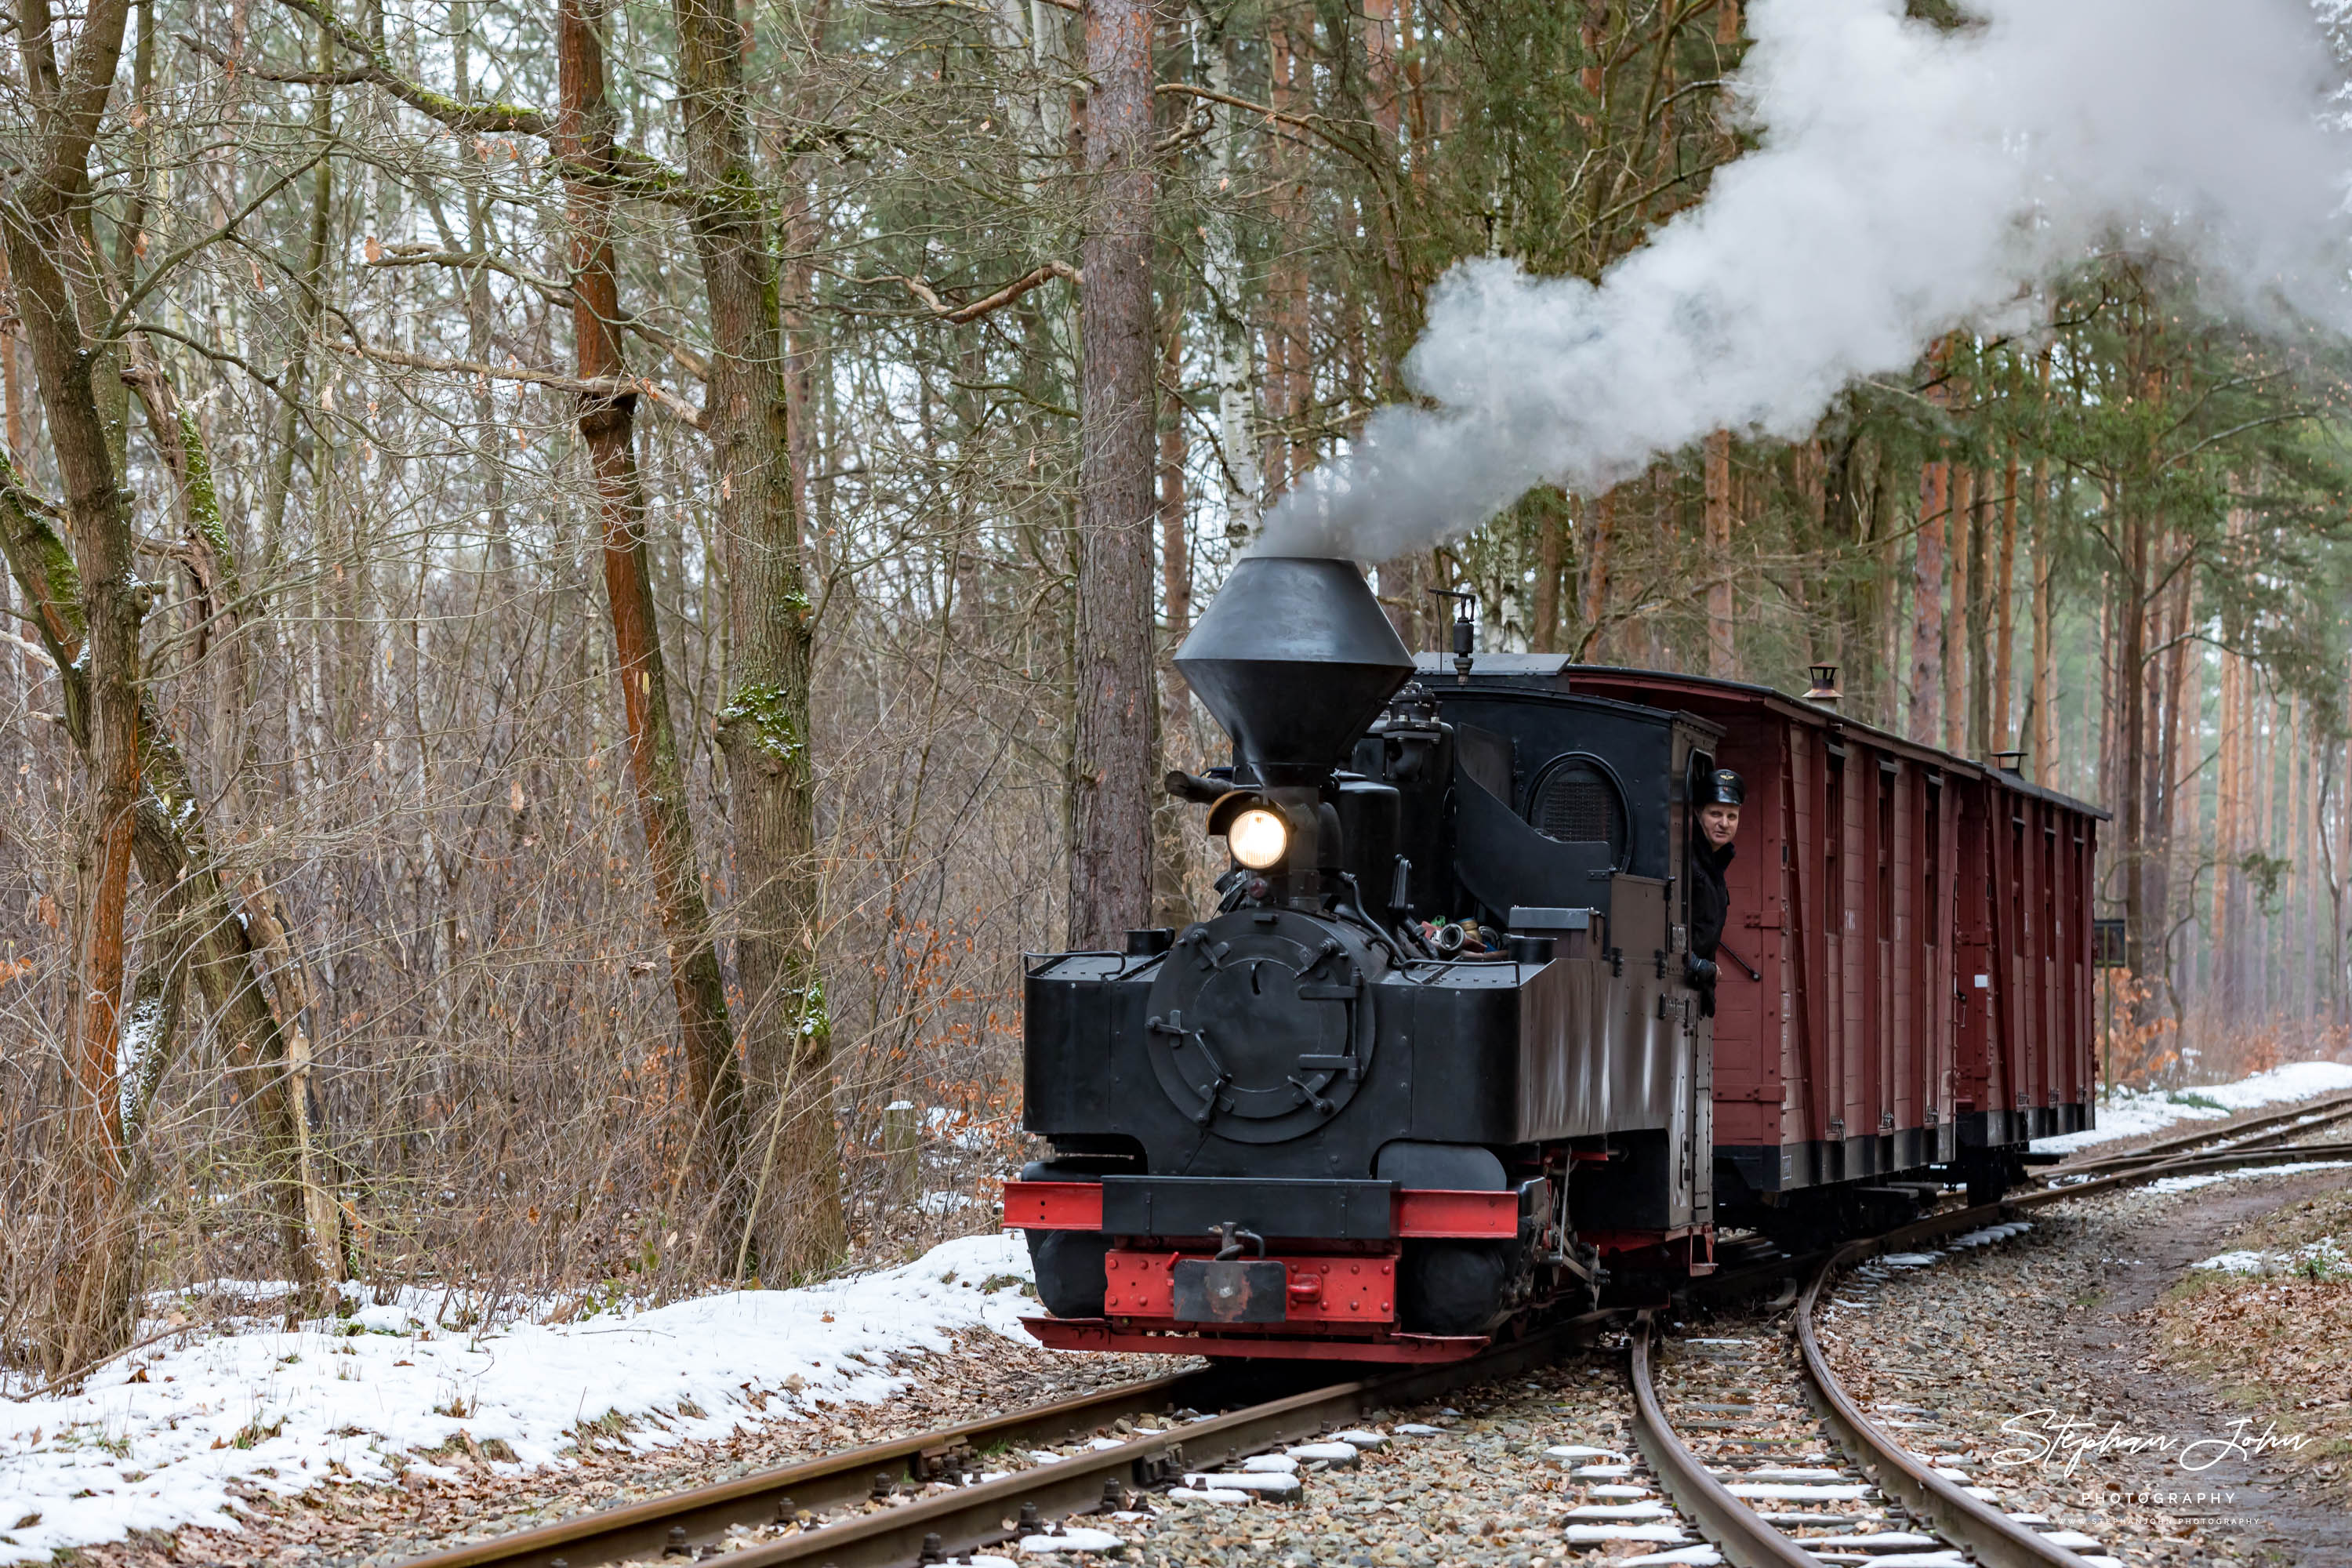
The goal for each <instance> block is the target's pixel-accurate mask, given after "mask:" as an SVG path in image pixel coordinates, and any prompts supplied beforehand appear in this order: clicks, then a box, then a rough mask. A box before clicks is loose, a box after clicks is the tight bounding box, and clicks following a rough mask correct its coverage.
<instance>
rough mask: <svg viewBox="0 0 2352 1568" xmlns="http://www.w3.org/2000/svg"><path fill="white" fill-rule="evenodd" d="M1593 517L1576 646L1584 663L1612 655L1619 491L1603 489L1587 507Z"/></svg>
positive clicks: (1603, 660)
mask: <svg viewBox="0 0 2352 1568" xmlns="http://www.w3.org/2000/svg"><path fill="white" fill-rule="evenodd" d="M1585 516H1586V518H1587V519H1588V520H1589V521H1588V522H1587V524H1586V527H1585V537H1584V552H1583V553H1584V560H1583V567H1584V582H1583V585H1582V591H1581V593H1580V595H1579V597H1578V600H1577V611H1576V613H1577V619H1578V620H1579V621H1580V622H1581V623H1582V627H1581V641H1580V643H1579V644H1578V647H1577V649H1576V657H1577V660H1578V662H1580V663H1583V664H1605V663H1606V662H1608V658H1609V557H1610V552H1612V550H1613V549H1614V548H1615V545H1616V533H1617V491H1616V490H1614V489H1607V490H1603V491H1601V494H1600V495H1599V496H1598V497H1597V498H1595V499H1594V500H1592V502H1591V504H1590V505H1589V506H1587V507H1586V508H1585Z"/></svg>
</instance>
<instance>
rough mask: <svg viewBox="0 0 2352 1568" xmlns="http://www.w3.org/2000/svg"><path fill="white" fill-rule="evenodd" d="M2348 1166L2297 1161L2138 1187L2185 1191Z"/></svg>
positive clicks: (2345, 1162) (2152, 1190)
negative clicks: (2261, 1177) (2222, 1183)
mask: <svg viewBox="0 0 2352 1568" xmlns="http://www.w3.org/2000/svg"><path fill="white" fill-rule="evenodd" d="M2347 1165H2352V1160H2297V1161H2295V1162H2294V1163H2293V1164H2288V1165H2255V1166H2252V1167H2250V1168H2248V1169H2246V1170H2243V1171H2216V1172H2211V1173H2207V1174H2205V1175H2201V1176H2167V1177H2165V1178H2164V1179H2163V1180H2162V1181H2159V1182H2150V1183H2148V1184H2147V1186H2145V1187H2143V1188H2141V1189H2140V1190H2141V1191H2142V1192H2149V1193H2187V1192H2194V1191H2195V1190H2196V1189H2197V1188H2199V1187H2210V1186H2211V1185H2212V1184H2214V1183H2216V1182H2244V1181H2251V1180H2252V1179H2253V1178H2255V1177H2257V1176H2299V1175H2301V1174H2303V1173H2304V1172H2305V1171H2336V1170H2342V1169H2343V1168H2345V1167H2346V1166H2347Z"/></svg>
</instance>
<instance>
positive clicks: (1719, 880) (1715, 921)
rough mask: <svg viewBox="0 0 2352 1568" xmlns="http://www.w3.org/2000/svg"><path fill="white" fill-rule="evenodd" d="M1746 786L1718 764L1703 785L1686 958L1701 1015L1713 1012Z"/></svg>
mask: <svg viewBox="0 0 2352 1568" xmlns="http://www.w3.org/2000/svg"><path fill="white" fill-rule="evenodd" d="M1747 796H1748V788H1747V785H1746V784H1744V783H1742V782H1741V780H1740V777H1739V775H1738V773H1733V772H1732V771H1731V770H1730V769H1729V768H1717V769H1716V770H1715V771H1714V772H1713V773H1709V774H1707V775H1706V779H1705V780H1703V781H1702V782H1701V783H1700V784H1699V791H1698V799H1697V801H1696V802H1695V803H1694V804H1695V805H1696V807H1697V810H1698V831H1697V832H1696V834H1694V835H1692V838H1691V847H1690V952H1689V953H1688V954H1687V955H1686V956H1685V958H1684V960H1683V970H1684V973H1685V976H1686V977H1687V978H1688V979H1689V981H1690V983H1691V984H1692V985H1694V986H1696V987H1697V989H1698V998H1699V1001H1698V1006H1699V1014H1700V1016H1702V1017H1707V1018H1712V1017H1714V1016H1715V982H1716V965H1715V954H1716V950H1717V947H1718V946H1720V945H1721V944H1722V942H1723V923H1724V920H1725V918H1726V917H1727V915H1728V914H1729V913H1730V911H1731V890H1730V889H1729V888H1727V886H1726V885H1725V883H1724V872H1725V871H1726V870H1727V868H1729V867H1730V865H1731V857H1732V855H1733V853H1734V850H1733V848H1732V844H1731V840H1732V837H1733V836H1734V835H1736V834H1737V833H1738V831H1739V803H1740V802H1741V801H1743V800H1745V799H1746V798H1747Z"/></svg>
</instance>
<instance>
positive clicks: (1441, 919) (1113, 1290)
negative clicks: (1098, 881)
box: [1005, 557, 1719, 1361]
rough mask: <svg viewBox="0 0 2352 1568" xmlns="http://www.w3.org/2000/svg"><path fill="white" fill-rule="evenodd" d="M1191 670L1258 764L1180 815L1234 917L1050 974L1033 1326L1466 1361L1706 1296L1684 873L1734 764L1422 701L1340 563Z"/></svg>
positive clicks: (1384, 628) (1615, 706)
mask: <svg viewBox="0 0 2352 1568" xmlns="http://www.w3.org/2000/svg"><path fill="white" fill-rule="evenodd" d="M1460 663H1461V665H1462V668H1464V669H1465V671H1466V668H1467V665H1468V660H1467V659H1466V658H1465V659H1463V660H1461V661H1460ZM1176 665H1177V668H1178V669H1179V670H1180V671H1181V673H1182V674H1183V676H1184V678H1185V679H1187V680H1188V681H1189V682H1191V684H1192V689H1193V690H1194V691H1195V692H1197V693H1198V694H1199V695H1200V697H1201V700H1202V701H1203V702H1204V703H1206V704H1207V706H1208V707H1209V709H1210V710H1212V711H1213V713H1214V714H1215V715H1216V717H1217V719H1218V721H1220V722H1221V723H1222V724H1223V726H1224V728H1225V729H1226V731H1228V732H1229V733H1230V734H1231V736H1232V738H1233V742H1234V764H1233V766H1232V767H1231V768H1230V769H1228V770H1221V776H1218V777H1214V778H1206V779H1203V778H1192V777H1186V776H1182V775H1178V776H1176V777H1173V778H1171V781H1170V782H1171V788H1172V789H1175V790H1176V791H1177V792H1178V793H1179V794H1181V795H1184V796H1186V797H1187V798H1189V799H1192V800H1195V801H1197V802H1199V803H1201V804H1202V805H1206V806H1207V808H1208V816H1207V824H1206V826H1207V830H1208V831H1209V832H1210V833H1212V834H1217V835H1222V836H1223V837H1224V838H1225V840H1226V842H1227V846H1228V847H1229V848H1230V850H1231V851H1232V854H1233V858H1234V867H1233V868H1232V870H1231V871H1230V872H1229V873H1228V874H1227V875H1226V876H1225V877H1224V878H1223V880H1222V881H1221V882H1220V883H1219V885H1218V886H1219V890H1220V893H1221V899H1220V902H1219V904H1218V908H1217V910H1216V913H1215V914H1214V915H1213V916H1212V917H1211V918H1209V919H1207V920H1204V921H1200V922H1198V923H1196V924H1193V925H1191V926H1188V927H1186V928H1184V929H1183V930H1182V931H1166V930H1157V931H1132V932H1129V934H1128V938H1127V943H1126V951H1125V952H1069V953H1061V954H1055V955H1052V956H1049V957H1045V958H1040V959H1033V960H1032V961H1031V962H1030V963H1029V966H1028V971H1027V976H1026V985H1025V998H1026V1020H1025V1030H1026V1078H1025V1094H1026V1100H1025V1112H1024V1117H1025V1124H1026V1126H1027V1127H1028V1128H1029V1129H1030V1130H1031V1131H1034V1132H1035V1133H1037V1134H1040V1135H1042V1136H1043V1137H1044V1138H1045V1139H1046V1140H1047V1141H1048V1142H1050V1144H1051V1147H1052V1149H1053V1157H1052V1158H1051V1159H1048V1160H1045V1161H1041V1162H1037V1163H1033V1164H1031V1165H1030V1166H1028V1167H1027V1168H1026V1169H1025V1170H1024V1173H1023V1174H1022V1178H1021V1179H1020V1180H1019V1181H1017V1182H1013V1183H1010V1184H1007V1187H1006V1191H1005V1223H1006V1225H1008V1226H1018V1227H1021V1228H1024V1229H1025V1230H1026V1232H1027V1234H1028V1237H1029V1245H1030V1249H1031V1252H1032V1255H1033V1257H1034V1261H1035V1265H1036V1278H1037V1286H1038V1293H1039V1296H1040V1298H1041V1300H1043V1302H1044V1304H1045V1308H1046V1310H1047V1311H1048V1312H1049V1313H1051V1314H1052V1315H1051V1316H1050V1317H1046V1318H1039V1319H1034V1320H1032V1321H1031V1323H1030V1327H1031V1328H1032V1330H1033V1331H1034V1332H1035V1333H1036V1334H1037V1335H1038V1337H1039V1338H1040V1339H1042V1340H1044V1341H1045V1342H1047V1343H1049V1344H1055V1345H1061V1346H1066V1347H1071V1348H1094V1349H1118V1350H1147V1351H1168V1352H1213V1353H1217V1354H1226V1355H1240V1354H1266V1355H1284V1356H1294V1357H1326V1358H1335V1359H1336V1358H1345V1359H1350V1360H1373V1359H1380V1360H1395V1361H1427V1360H1442V1359H1447V1358H1451V1357H1454V1356H1457V1355H1463V1354H1466V1353H1469V1352H1471V1351H1473V1350H1475V1349H1476V1348H1477V1347H1478V1346H1479V1345H1481V1344H1483V1343H1484V1342H1486V1337H1487V1336H1488V1335H1489V1334H1490V1333H1491V1332H1492V1331H1494V1330H1495V1329H1496V1327H1497V1326H1498V1325H1499V1324H1501V1323H1502V1322H1503V1321H1506V1320H1507V1319H1508V1318H1510V1317H1512V1316H1513V1315H1514V1314H1517V1313H1520V1312H1523V1311H1527V1310H1533V1309H1537V1308H1539V1307H1541V1306H1543V1305H1545V1304H1548V1303H1552V1302H1573V1301H1580V1300H1590V1299H1591V1297H1592V1296H1593V1295H1594V1294H1595V1293H1596V1292H1597V1290H1598V1289H1599V1287H1600V1284H1601V1280H1602V1279H1603V1276H1604V1268H1608V1269H1614V1270H1618V1271H1625V1270H1629V1269H1638V1268H1654V1269H1656V1270H1658V1271H1660V1272H1662V1273H1675V1274H1687V1273H1688V1272H1689V1271H1691V1270H1692V1269H1694V1268H1697V1269H1704V1268H1706V1257H1707V1250H1706V1249H1707V1247H1708V1246H1709V1241H1710V1237H1711V1235H1712V1231H1711V1227H1710V1222H1711V1217H1712V1207H1713V1205H1712V1194H1711V1191H1710V1187H1711V1181H1712V1171H1713V1166H1714V1161H1713V1152H1714V1151H1713V1142H1714V1140H1713V1131H1712V1117H1713V1098H1712V1089H1711V1083H1710V1047H1709V1035H1708V1031H1707V1026H1706V1024H1705V1023H1704V1022H1703V1021H1702V1019H1701V1018H1700V1016H1699V1012H1700V1010H1699V1007H1698V1005H1697V1001H1698V998H1697V994H1696V992H1695V991H1694V990H1693V989H1692V987H1691V986H1690V984H1688V983H1686V981H1685V963H1684V953H1685V949H1686V947H1687V934H1686V933H1687V930H1688V924H1689V914H1688V910H1687V901H1688V894H1687V889H1688V887H1689V879H1687V878H1686V877H1685V875H1684V858H1685V853H1686V851H1687V847H1688V844H1689V831H1688V824H1687V821H1686V813H1687V812H1688V810H1689V805H1688V802H1689V801H1690V799H1691V798H1692V785H1693V783H1694V781H1696V780H1699V779H1703V778H1704V777H1705V775H1706V773H1707V772H1708V771H1709V770H1710V769H1712V767H1713V766H1714V757H1713V751H1714V748H1715V744H1716V742H1717V736H1718V734H1719V731H1717V730H1716V729H1715V727H1714V726H1712V725H1710V724H1708V723H1707V722H1706V721H1701V720H1697V719H1694V718H1692V717H1689V716H1687V715H1683V714H1676V713H1672V712H1666V711H1662V710H1656V709H1652V708H1646V707H1641V706H1636V705H1634V704H1632V703H1626V702H1620V701H1612V700H1602V699H1598V698H1591V697H1583V696H1572V695H1569V694H1567V693H1564V692H1532V691H1521V690H1510V689H1498V688H1494V687H1491V686H1472V685H1470V684H1469V683H1468V682H1467V681H1466V679H1452V678H1449V677H1448V676H1447V675H1446V674H1445V673H1444V671H1443V669H1442V667H1441V668H1433V669H1431V670H1430V672H1429V674H1428V676H1427V679H1426V680H1425V681H1419V680H1416V679H1414V677H1415V673H1416V671H1415V664H1414V660H1413V658H1412V656H1411V655H1410V654H1408V653H1407V651H1406V649H1405V647H1404V646H1403V645H1402V642H1400V641H1399V639H1398V637H1397V635H1396V633H1395V632H1394V630H1393V629H1391V626H1390V625H1389V622H1388V619H1387V617H1386V616H1385V615H1384V614H1383V613H1382V612H1381V607H1380V605H1379V604H1378V603H1377V602H1376V601H1375V600H1374V598H1373V596H1372V595H1371V593H1370V590H1369V589H1368V588H1367V587H1366V585H1365V584H1364V581H1363V579H1362V577H1361V575H1360V574H1359V573H1358V572H1357V570H1356V569H1355V568H1354V567H1353V566H1352V565H1350V564H1349V563H1346V562H1341V561H1325V560H1300V559H1281V558H1270V557H1256V558H1251V559H1248V560H1244V562H1242V563H1240V564H1239V565H1238V566H1237V567H1236V569H1235V570H1234V574H1233V575H1232V577H1231V579H1230V580H1229V581H1228V583H1227V584H1226V585H1225V587H1224V589H1223V592H1222V593H1220V594H1219V595H1218V596H1217V598H1216V600H1215V602H1214V603H1213V605H1212V606H1211V608H1210V610H1209V612H1208V614H1207V615H1205V616H1203V617H1202V620H1201V622H1200V624H1199V626H1197V628H1196V629H1195V630H1194V631H1193V633H1192V636H1191V637H1190V638H1189V639H1187V641H1186V642H1185V644H1184V646H1183V647H1182V648H1181V651H1180V652H1179V653H1178V655H1177V658H1176ZM1515 758H1516V759H1518V762H1517V763H1515V761H1514V759H1515ZM1528 759H1537V761H1536V763H1535V764H1534V768H1533V771H1532V772H1531V773H1530V772H1529V771H1528V769H1527V768H1526V767H1525V766H1524V765H1523V764H1525V763H1527V761H1528ZM1515 768H1517V770H1518V774H1519V775H1522V776H1515Z"/></svg>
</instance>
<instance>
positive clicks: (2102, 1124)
mask: <svg viewBox="0 0 2352 1568" xmlns="http://www.w3.org/2000/svg"><path fill="white" fill-rule="evenodd" d="M2337 1089H2352V1065H2347V1064H2345V1063H2343V1062H2289V1063H2288V1064H2287V1065H2286V1066H2284V1067H2281V1068H2272V1069H2271V1070H2270V1071H2268V1072H2260V1073H2256V1074H2255V1075H2254V1076H2253V1077H2252V1078H2248V1079H2239V1080H2238V1081H2237V1082H2236V1083H2220V1084H2208V1085H2204V1086H2201V1087H2200V1088H2196V1089H2118V1090H2116V1095H2115V1098H2114V1099H2112V1100H2105V1101H2102V1102H2101V1103H2100V1105H2099V1124H2098V1125H2097V1126H2096V1127H2094V1128H2092V1129H2091V1130H2090V1131H2086V1132H2066V1133H2062V1134H2060V1135H2059V1136H2058V1137H2055V1138H2036V1139H2035V1140H2034V1141H2033V1149H2034V1152H2036V1153H2048V1154H2067V1153H2072V1152H2074V1151H2075V1150H2077V1149H2083V1148H2087V1147H2089V1146H2090V1145H2091V1144H2094V1143H2105V1142H2108V1141H2109V1140H2110V1139H2116V1138H2130V1137H2135V1136H2137V1135H2138V1134H2140V1133H2143V1132H2154V1131H2158V1129H2160V1128H2165V1127H2169V1126H2171V1125H2172V1124H2173V1123H2174V1122H2176V1121H2219V1120H2221V1118H2222V1117H2225V1116H2233V1115H2235V1114H2236V1113H2238V1112H2239V1111H2242V1110H2252V1109H2254V1108H2255V1107H2256V1106H2261V1105H2271V1104H2274V1103H2276V1102H2278V1101H2280V1100H2309V1099H2311V1098H2312V1097H2314V1096H2315V1095H2322V1094H2332V1093H2334V1092H2335V1091H2336V1090H2337ZM2199 1100H2210V1101H2212V1103H2213V1105H2217V1106H2221V1107H2222V1108H2223V1109H2221V1110H2214V1109H2212V1107H2211V1106H2207V1105H2200V1104H2199V1103H2198V1101H2199Z"/></svg>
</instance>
